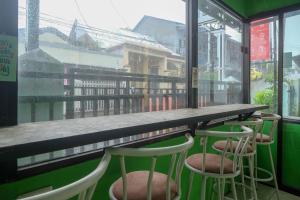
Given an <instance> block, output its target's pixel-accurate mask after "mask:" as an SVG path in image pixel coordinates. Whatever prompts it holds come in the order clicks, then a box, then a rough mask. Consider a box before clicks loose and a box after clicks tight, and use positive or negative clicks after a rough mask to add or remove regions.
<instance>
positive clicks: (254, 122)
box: [224, 118, 263, 153]
mask: <svg viewBox="0 0 300 200" xmlns="http://www.w3.org/2000/svg"><path fill="white" fill-rule="evenodd" d="M224 124H225V125H229V126H231V131H233V128H234V127H235V126H246V127H248V128H251V129H252V130H253V135H252V137H251V142H250V145H251V147H252V149H253V152H252V153H255V152H256V136H257V134H258V133H261V132H262V127H263V120H262V119H260V118H249V119H247V120H245V121H227V122H225V123H224Z"/></svg>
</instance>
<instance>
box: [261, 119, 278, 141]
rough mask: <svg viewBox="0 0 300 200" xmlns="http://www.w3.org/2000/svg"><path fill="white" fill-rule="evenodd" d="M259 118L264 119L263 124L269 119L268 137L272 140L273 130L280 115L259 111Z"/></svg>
mask: <svg viewBox="0 0 300 200" xmlns="http://www.w3.org/2000/svg"><path fill="white" fill-rule="evenodd" d="M260 118H261V119H262V120H263V121H264V125H265V122H266V121H270V122H271V123H272V125H271V128H270V131H269V137H270V140H271V141H273V140H274V134H275V130H276V128H277V125H278V121H279V120H280V119H281V116H280V115H277V114H269V113H261V116H260Z"/></svg>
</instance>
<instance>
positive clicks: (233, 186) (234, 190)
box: [231, 178, 237, 200]
mask: <svg viewBox="0 0 300 200" xmlns="http://www.w3.org/2000/svg"><path fill="white" fill-rule="evenodd" d="M231 187H232V193H233V199H234V200H237V194H236V188H235V182H234V178H231Z"/></svg>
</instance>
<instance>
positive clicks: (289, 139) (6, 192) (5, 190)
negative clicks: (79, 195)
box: [0, 123, 300, 200]
mask: <svg viewBox="0 0 300 200" xmlns="http://www.w3.org/2000/svg"><path fill="white" fill-rule="evenodd" d="M268 128H269V125H267V126H266V127H265V130H264V132H267V131H268ZM215 129H217V130H228V129H227V127H225V126H220V127H218V128H215ZM299 130H300V125H298V124H289V123H285V124H284V132H283V148H284V152H283V172H284V173H283V182H284V184H285V185H287V186H290V187H293V188H295V189H298V190H300V171H299V168H300V159H297V158H299V155H300V145H299V144H300V133H299ZM184 140H185V139H184V137H178V138H174V139H170V140H166V141H163V142H159V143H156V144H152V145H149V147H161V146H168V145H174V144H178V143H181V142H183V141H184ZM214 141H215V139H211V140H210V141H209V146H211V145H212V144H213V142H214ZM272 150H273V155H274V162H275V163H276V145H273V146H272ZM199 151H200V147H199V138H197V137H196V139H195V145H194V147H193V148H192V149H191V150H190V152H189V154H193V153H196V152H199ZM169 160H170V157H163V158H162V159H158V163H157V167H156V170H157V171H160V172H164V173H166V170H167V169H168V163H169ZM98 162H99V159H96V160H91V161H87V162H84V163H80V164H76V165H73V166H70V167H66V168H62V169H58V170H54V171H51V172H48V173H44V174H41V175H38V176H34V177H30V178H26V179H23V180H19V181H16V182H13V183H8V184H3V185H0V199H1V200H13V199H16V197H17V196H18V195H20V194H24V193H27V192H31V191H33V190H37V189H39V188H43V187H47V186H53V187H54V188H58V187H61V186H63V185H66V184H68V183H70V182H73V181H75V180H77V179H79V178H81V177H83V176H85V175H86V174H88V173H89V172H91V171H92V170H93V169H94V168H95V167H96V166H97V164H98ZM258 163H259V166H261V167H264V168H266V169H269V170H270V162H269V160H268V154H267V151H266V149H265V148H261V147H260V148H259V149H258ZM126 167H127V171H133V170H143V169H149V167H150V160H149V159H146V158H145V159H138V161H137V159H136V158H127V159H126ZM120 175H121V174H120V166H119V161H118V160H117V159H116V158H112V160H111V163H110V165H109V167H108V171H107V172H106V173H105V175H104V177H103V178H102V179H101V180H100V182H99V184H98V187H97V189H96V191H95V195H94V199H104V200H106V199H108V189H109V186H110V185H111V184H112V183H113V182H114V181H115V180H116V179H117V178H118V177H120ZM188 175H189V172H188V170H187V169H184V171H183V175H182V189H183V197H185V194H186V191H187V183H188V177H189V176H188ZM200 183H201V179H200V177H199V176H195V178H194V187H193V190H192V198H191V199H199V194H200ZM211 183H212V180H210V179H209V180H208V185H207V188H208V190H207V197H209V196H210V194H211Z"/></svg>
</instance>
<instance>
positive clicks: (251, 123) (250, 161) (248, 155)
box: [212, 118, 263, 200]
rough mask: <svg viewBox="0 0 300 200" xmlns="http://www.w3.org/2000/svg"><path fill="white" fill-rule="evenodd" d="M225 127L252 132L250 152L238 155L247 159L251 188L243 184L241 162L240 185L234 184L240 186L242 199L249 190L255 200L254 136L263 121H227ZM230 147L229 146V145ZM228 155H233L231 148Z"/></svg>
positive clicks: (260, 128) (254, 119) (243, 176)
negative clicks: (242, 127)
mask: <svg viewBox="0 0 300 200" xmlns="http://www.w3.org/2000/svg"><path fill="white" fill-rule="evenodd" d="M224 124H225V125H229V126H231V131H232V130H233V128H234V126H247V127H248V128H251V129H252V130H253V135H252V136H251V140H250V144H249V145H250V146H251V149H252V151H250V152H248V151H246V152H245V153H243V154H240V156H241V157H246V158H247V159H248V164H249V167H247V168H249V172H250V177H248V178H250V180H251V187H248V186H247V185H246V184H245V175H244V165H243V162H242V166H241V174H240V175H241V181H242V182H241V183H237V182H236V184H241V185H242V190H243V198H244V199H247V197H246V188H247V189H250V190H251V191H252V193H253V197H254V199H255V200H257V192H256V185H255V175H254V164H255V163H254V156H255V155H256V136H257V133H259V132H261V130H262V127H263V120H262V119H259V118H249V119H248V120H247V121H228V122H225V123H224ZM230 145H231V144H230ZM212 148H213V149H214V150H216V151H218V152H222V150H220V149H217V148H215V146H214V145H213V146H212ZM227 153H228V155H229V156H230V155H232V154H233V148H232V147H231V148H230V151H229V152H227Z"/></svg>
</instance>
